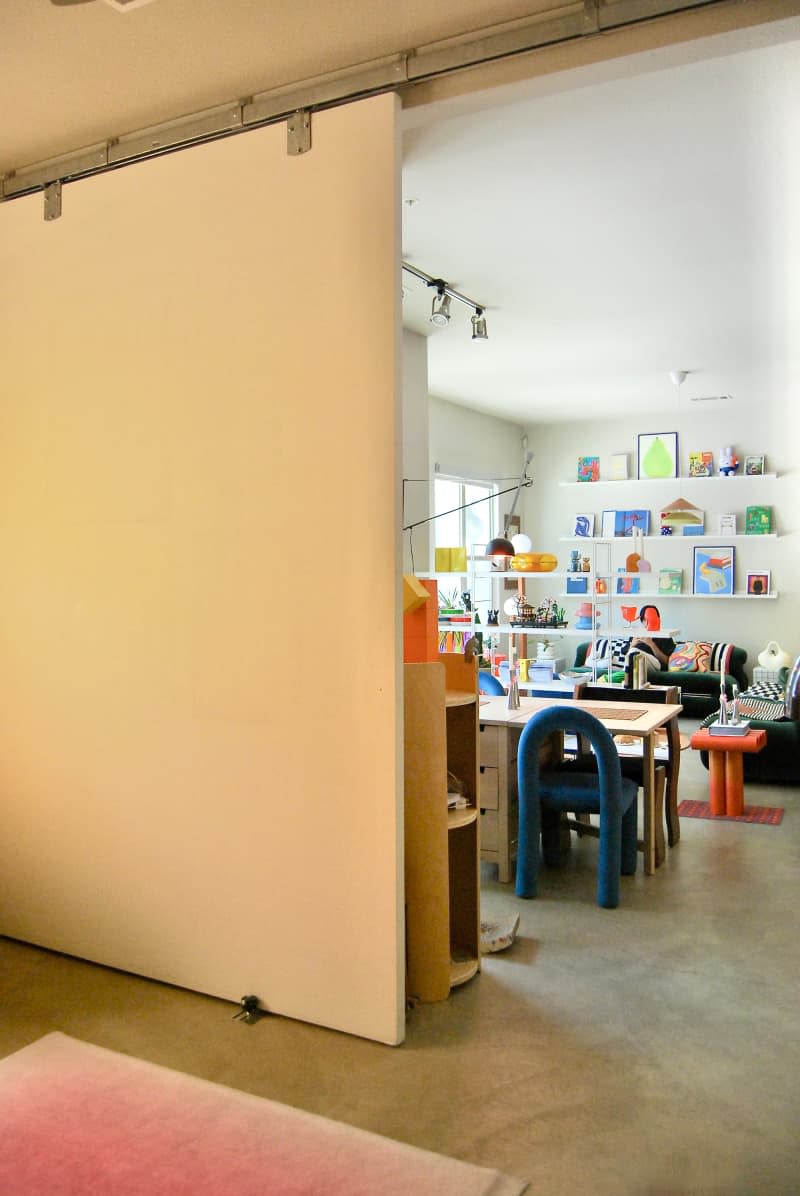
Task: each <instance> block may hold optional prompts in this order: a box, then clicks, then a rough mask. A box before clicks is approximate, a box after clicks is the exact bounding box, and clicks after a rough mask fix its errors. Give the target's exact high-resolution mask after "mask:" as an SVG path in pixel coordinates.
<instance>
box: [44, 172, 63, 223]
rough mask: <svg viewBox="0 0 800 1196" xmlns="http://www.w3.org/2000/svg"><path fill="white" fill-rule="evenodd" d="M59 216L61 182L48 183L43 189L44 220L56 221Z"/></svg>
mask: <svg viewBox="0 0 800 1196" xmlns="http://www.w3.org/2000/svg"><path fill="white" fill-rule="evenodd" d="M60 215H61V181H60V180H56V182H55V183H48V184H47V186H46V187H45V189H44V218H45V220H58V218H59V216H60Z"/></svg>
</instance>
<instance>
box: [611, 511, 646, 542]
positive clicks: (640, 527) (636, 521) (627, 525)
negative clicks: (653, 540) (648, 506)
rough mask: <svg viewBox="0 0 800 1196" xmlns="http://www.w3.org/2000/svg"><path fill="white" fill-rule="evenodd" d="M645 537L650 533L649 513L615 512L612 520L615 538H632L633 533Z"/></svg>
mask: <svg viewBox="0 0 800 1196" xmlns="http://www.w3.org/2000/svg"><path fill="white" fill-rule="evenodd" d="M637 531H638V532H641V533H642V535H643V536H646V535H647V533H648V532H649V531H650V512H649V511H617V512H616V519H615V520H614V535H615V536H632V535H633V533H634V532H637Z"/></svg>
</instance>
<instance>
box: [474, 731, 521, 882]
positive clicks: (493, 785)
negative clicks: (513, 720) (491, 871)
mask: <svg viewBox="0 0 800 1196" xmlns="http://www.w3.org/2000/svg"><path fill="white" fill-rule="evenodd" d="M521 734H522V727H521V726H520V725H514V724H510V725H503V726H498V725H494V726H489V725H488V724H485V723H481V724H480V732H479V735H478V750H479V762H480V798H479V805H480V810H481V820H480V825H481V859H482V860H487V861H489V862H490V863H493V864H497V876H498V879H499V880H500V881H502V882H504V883H506V884H507V883H508V882H509V881H510V880H511V879H512V875H513V857H514V855H515V848H516V844H517V818H518V813H517V746H518V744H519V737H520V735H521Z"/></svg>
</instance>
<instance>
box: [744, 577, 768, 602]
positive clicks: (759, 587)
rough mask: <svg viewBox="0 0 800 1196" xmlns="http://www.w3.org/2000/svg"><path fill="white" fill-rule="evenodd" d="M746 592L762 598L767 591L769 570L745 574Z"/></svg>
mask: <svg viewBox="0 0 800 1196" xmlns="http://www.w3.org/2000/svg"><path fill="white" fill-rule="evenodd" d="M747 592H748V594H752V595H754V596H755V597H756V598H763V597H764V595H765V594H768V593H769V571H767V572H762V573H748V574H747Z"/></svg>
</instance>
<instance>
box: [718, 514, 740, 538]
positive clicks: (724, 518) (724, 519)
mask: <svg viewBox="0 0 800 1196" xmlns="http://www.w3.org/2000/svg"><path fill="white" fill-rule="evenodd" d="M719 534H720V535H721V536H735V535H736V512H735V511H732V512H730V513H729V514H725V515H720V517H719Z"/></svg>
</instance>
